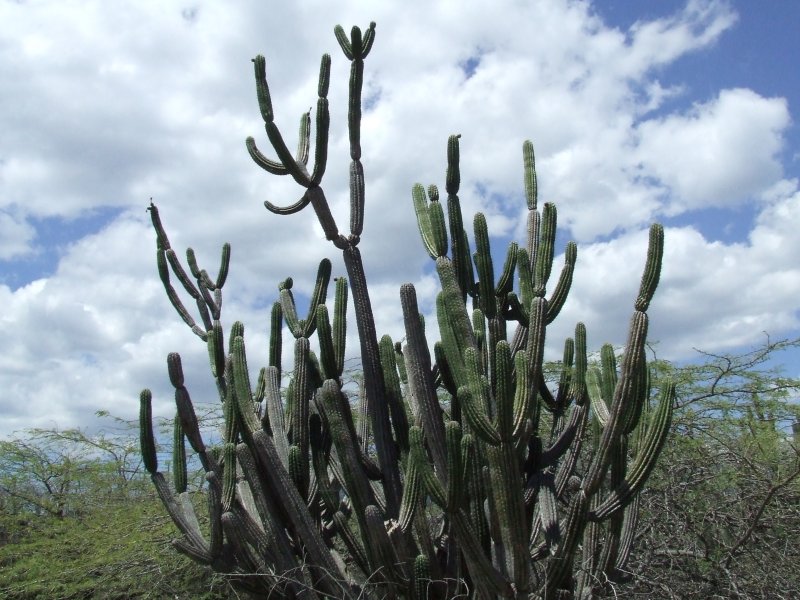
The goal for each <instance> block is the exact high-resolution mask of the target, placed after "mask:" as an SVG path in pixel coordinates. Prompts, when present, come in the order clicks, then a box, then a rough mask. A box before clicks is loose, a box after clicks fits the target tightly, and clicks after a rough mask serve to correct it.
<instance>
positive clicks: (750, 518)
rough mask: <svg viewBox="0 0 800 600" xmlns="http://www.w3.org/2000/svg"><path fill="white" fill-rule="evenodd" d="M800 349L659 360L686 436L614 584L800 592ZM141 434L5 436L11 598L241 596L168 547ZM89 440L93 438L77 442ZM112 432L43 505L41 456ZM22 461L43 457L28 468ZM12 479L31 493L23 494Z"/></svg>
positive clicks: (738, 592) (668, 452)
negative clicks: (62, 497) (799, 354)
mask: <svg viewBox="0 0 800 600" xmlns="http://www.w3.org/2000/svg"><path fill="white" fill-rule="evenodd" d="M797 348H800V340H795V341H780V342H767V343H766V344H765V345H764V346H763V347H761V348H758V349H755V350H753V351H750V352H748V353H746V354H743V355H736V356H715V355H705V356H704V357H703V358H704V360H703V361H702V362H699V363H698V364H695V365H688V366H680V367H679V366H676V365H673V364H670V363H667V362H664V361H657V360H653V361H651V365H652V366H654V368H655V372H656V373H657V374H658V373H666V374H668V375H669V376H670V377H671V378H672V379H674V380H675V381H676V382H677V388H676V408H675V412H674V419H673V434H672V435H670V437H669V438H668V441H667V443H666V445H665V447H664V450H663V451H662V455H661V457H660V459H659V462H658V465H657V466H656V469H655V470H654V472H653V474H652V475H651V477H650V480H649V482H648V487H647V489H645V490H644V491H643V492H642V493H641V494H640V503H639V511H640V512H639V520H640V526H639V530H638V533H637V536H636V539H635V541H634V544H633V551H632V554H631V559H630V561H629V566H628V570H627V572H626V573H625V575H626V576H627V578H628V579H629V581H628V582H627V583H626V585H624V586H618V585H616V584H614V585H612V586H609V587H608V589H607V590H606V593H607V595H608V596H609V597H615V598H720V599H722V598H738V599H743V600H744V599H756V598H770V599H772V598H787V599H788V598H797V597H800V573H798V572H797V568H796V565H797V564H798V563H800V560H798V551H797V546H796V544H794V543H793V541H794V540H796V539H797V538H798V534H800V508H799V507H800V482H799V481H798V480H799V479H800V477H799V476H798V475H797V468H798V463H799V462H800V454H799V453H798V448H800V446H798V443H797V442H798V440H797V439H795V438H793V436H792V429H791V425H792V424H793V423H797V422H798V421H800V414H798V413H799V412H800V407H798V405H797V403H796V398H797V393H798V390H799V389H800V380H798V379H791V378H787V377H785V376H784V375H783V374H782V371H781V370H780V369H777V368H776V367H775V366H774V365H776V364H778V363H779V362H781V361H782V360H785V359H784V356H786V355H785V353H784V352H785V351H786V350H792V349H797ZM657 376H658V375H657ZM753 393H755V394H756V398H757V399H758V402H759V405H758V406H759V408H758V409H755V407H754V406H753V395H752V394H753ZM759 410H760V411H761V416H759V414H758V411H759ZM751 413H752V418H751V416H750V415H751ZM136 437H138V436H134V434H133V431H132V430H131V429H128V428H126V427H123V428H122V429H121V430H118V431H115V432H114V434H113V435H111V434H106V435H101V436H91V437H89V436H87V435H86V434H84V433H82V432H77V431H35V432H33V431H29V432H24V434H23V435H20V436H19V438H18V439H15V440H8V441H6V442H3V443H2V444H0V507H2V510H0V596H1V597H3V598H10V599H27V598H31V599H32V598H52V599H62V598H63V599H72V598H166V597H169V598H205V599H209V600H211V599H220V600H222V599H223V598H235V597H237V595H236V594H234V593H232V592H231V591H230V589H229V588H228V586H227V584H226V581H225V580H224V579H223V578H222V577H221V576H214V575H212V573H211V571H210V570H208V569H206V568H203V567H200V566H198V565H196V563H194V562H193V561H191V560H189V559H187V558H185V557H182V556H180V555H178V554H176V553H175V552H174V550H173V549H172V547H171V546H170V544H169V543H168V542H169V540H170V539H171V538H173V537H174V536H175V534H176V530H175V528H174V526H173V525H172V524H171V522H170V521H169V518H168V517H166V516H165V515H164V514H163V511H162V510H160V508H159V506H158V504H157V503H156V502H154V494H153V493H152V487H151V483H150V481H149V480H148V479H147V478H146V477H144V474H143V473H142V471H141V468H140V461H141V457H140V455H139V454H138V452H137V451H136V450H135V448H136V447H137V446H138V439H136ZM76 438H77V439H82V438H83V439H86V440H87V441H90V442H91V443H90V445H89V446H85V447H84V446H82V445H81V444H80V443H78V442H73V441H68V440H71V439H76ZM101 440H102V441H103V442H102V443H103V444H104V445H108V446H114V447H115V448H116V450H114V451H113V452H108V453H97V454H94V458H93V459H91V460H89V459H84V460H83V464H84V468H82V469H73V470H72V476H71V484H70V485H69V486H68V488H69V490H70V491H69V492H68V493H67V497H66V504H67V505H69V506H70V507H71V508H70V509H69V510H67V511H66V513H65V515H64V516H63V517H58V516H55V515H52V514H50V513H49V512H47V511H45V510H44V509H41V508H39V507H38V506H39V505H40V504H47V505H50V504H51V503H52V499H50V498H49V497H48V494H49V492H47V491H46V488H45V487H43V486H41V482H39V481H38V479H37V478H38V477H39V476H40V474H41V473H46V472H48V471H45V470H42V469H41V465H42V464H43V463H44V462H45V461H43V460H42V456H43V455H44V454H45V453H46V454H48V455H49V458H48V460H47V462H48V463H49V464H50V465H51V466H50V468H49V471H52V473H50V474H51V475H52V474H54V473H63V472H64V471H65V469H64V465H63V464H61V463H63V462H66V461H67V460H68V461H70V462H73V463H74V461H75V460H76V457H79V456H84V457H87V456H90V455H91V454H92V453H91V451H90V450H89V449H90V448H92V447H94V446H93V444H95V443H98V442H100V441H101ZM45 450H46V452H45ZM59 457H62V458H59ZM121 457H126V459H125V462H124V466H123V465H121V463H120V462H119V458H121ZM20 458H22V459H23V463H24V464H25V465H31V466H35V465H40V466H39V467H38V468H30V469H28V468H25V469H20V468H18V467H19V465H20ZM126 471H127V475H126V476H125V478H126V480H127V484H125V485H120V483H121V478H120V476H119V475H118V474H119V473H121V472H126ZM199 481H200V479H199V478H197V477H192V476H190V478H189V489H194V490H195V491H194V492H192V494H191V495H192V497H193V498H194V500H195V502H196V503H197V504H198V505H201V504H203V503H204V502H205V495H204V493H198V492H197V491H196V489H197V485H198V484H199ZM13 489H16V490H20V489H27V490H29V491H31V492H32V495H31V496H28V500H25V501H21V500H20V498H18V497H15V496H12V495H11V494H9V490H13ZM111 490H115V492H114V493H111ZM123 491H124V493H121V492H123Z"/></svg>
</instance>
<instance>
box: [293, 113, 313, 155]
mask: <svg viewBox="0 0 800 600" xmlns="http://www.w3.org/2000/svg"><path fill="white" fill-rule="evenodd" d="M310 148H311V111H310V110H309V111H308V112H305V113H303V116H301V117H300V132H299V135H298V142H297V152H296V153H295V158H294V160H295V162H298V163H301V164H303V165H307V164H308V153H309V150H310Z"/></svg>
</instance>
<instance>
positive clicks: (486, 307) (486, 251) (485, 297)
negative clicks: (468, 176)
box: [473, 213, 497, 319]
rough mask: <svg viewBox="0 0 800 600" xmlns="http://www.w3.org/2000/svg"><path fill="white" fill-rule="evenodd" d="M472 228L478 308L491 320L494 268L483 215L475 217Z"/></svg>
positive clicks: (493, 306)
mask: <svg viewBox="0 0 800 600" xmlns="http://www.w3.org/2000/svg"><path fill="white" fill-rule="evenodd" d="M474 228H475V255H474V257H473V258H474V261H475V267H476V269H477V271H478V294H479V300H480V304H479V306H480V308H481V310H482V311H483V314H484V315H486V318H487V319H491V318H493V317H494V316H495V315H496V314H497V299H496V298H495V293H494V292H495V290H494V266H493V265H492V253H491V249H490V247H489V231H488V228H487V225H486V217H485V216H484V215H483V213H477V214H476V215H475V220H474Z"/></svg>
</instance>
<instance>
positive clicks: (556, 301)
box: [547, 242, 578, 325]
mask: <svg viewBox="0 0 800 600" xmlns="http://www.w3.org/2000/svg"><path fill="white" fill-rule="evenodd" d="M577 258H578V247H577V246H576V245H575V242H569V243H568V244H567V249H566V251H565V252H564V267H563V268H562V269H561V274H560V275H559V277H558V283H556V287H555V289H554V290H553V295H552V296H551V297H550V300H549V301H548V303H547V323H548V325H549V324H550V323H552V322H553V321H554V320H555V318H556V317H557V316H558V314H559V313H560V312H561V309H562V308H563V306H564V303H565V302H566V301H567V296H568V295H569V290H570V288H571V287H572V276H573V275H574V273H575V262H576V261H577Z"/></svg>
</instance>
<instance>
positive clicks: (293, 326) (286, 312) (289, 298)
mask: <svg viewBox="0 0 800 600" xmlns="http://www.w3.org/2000/svg"><path fill="white" fill-rule="evenodd" d="M280 297H281V312H282V313H283V317H284V319H286V325H287V326H288V327H289V331H291V332H292V335H293V336H294V337H296V338H298V337H300V336H302V334H303V323H302V322H301V321H300V319H298V318H297V309H296V308H295V303H294V294H292V290H291V288H290V287H281V290H280Z"/></svg>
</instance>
